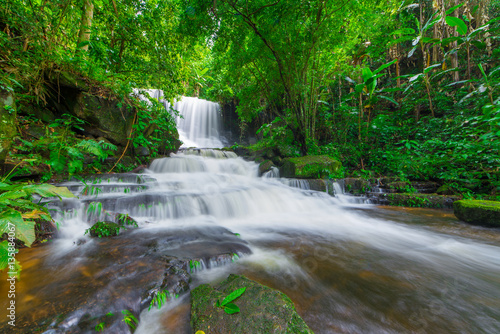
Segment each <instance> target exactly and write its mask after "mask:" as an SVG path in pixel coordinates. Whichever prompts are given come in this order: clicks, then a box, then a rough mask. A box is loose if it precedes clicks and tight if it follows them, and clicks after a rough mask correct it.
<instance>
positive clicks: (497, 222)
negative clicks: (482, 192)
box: [453, 200, 500, 227]
mask: <svg viewBox="0 0 500 334" xmlns="http://www.w3.org/2000/svg"><path fill="white" fill-rule="evenodd" d="M453 213H454V214H455V216H457V218H458V219H460V220H463V221H464V222H467V223H470V224H475V225H483V226H489V227H500V202H497V201H480V200H461V201H456V202H455V203H453Z"/></svg>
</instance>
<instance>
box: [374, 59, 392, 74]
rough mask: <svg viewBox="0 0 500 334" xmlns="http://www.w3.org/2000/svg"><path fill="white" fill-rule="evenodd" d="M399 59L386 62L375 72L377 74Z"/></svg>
mask: <svg viewBox="0 0 500 334" xmlns="http://www.w3.org/2000/svg"><path fill="white" fill-rule="evenodd" d="M397 61H398V60H397V59H394V60H393V61H391V62H388V63H387V64H384V65H382V66H380V67H379V68H377V69H376V70H375V71H373V74H377V73H379V72H381V71H383V70H385V69H386V68H388V67H389V66H391V65H392V64H394V63H395V62H397Z"/></svg>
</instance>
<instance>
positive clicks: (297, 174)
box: [282, 155, 342, 179]
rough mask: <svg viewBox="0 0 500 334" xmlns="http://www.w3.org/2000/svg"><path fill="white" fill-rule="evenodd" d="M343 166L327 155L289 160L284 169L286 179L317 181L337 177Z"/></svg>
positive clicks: (285, 162) (283, 173) (286, 161)
mask: <svg viewBox="0 0 500 334" xmlns="http://www.w3.org/2000/svg"><path fill="white" fill-rule="evenodd" d="M341 168H342V164H341V163H340V162H339V161H337V160H335V159H333V158H330V157H329V156H326V155H307V156H305V157H299V158H287V159H285V161H284V164H283V167H282V175H283V176H284V177H291V178H301V179H317V178H324V177H329V176H332V175H336V174H337V173H338V172H339V171H340V169H341Z"/></svg>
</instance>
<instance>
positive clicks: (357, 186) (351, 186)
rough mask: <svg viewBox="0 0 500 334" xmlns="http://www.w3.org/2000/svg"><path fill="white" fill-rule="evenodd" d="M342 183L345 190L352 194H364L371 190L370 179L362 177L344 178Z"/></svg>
mask: <svg viewBox="0 0 500 334" xmlns="http://www.w3.org/2000/svg"><path fill="white" fill-rule="evenodd" d="M344 185H345V190H346V192H348V193H350V194H353V195H364V194H366V192H368V191H370V190H371V184H370V181H368V180H366V179H362V178H352V177H350V178H345V179H344Z"/></svg>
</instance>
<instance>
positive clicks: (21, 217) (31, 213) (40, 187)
mask: <svg viewBox="0 0 500 334" xmlns="http://www.w3.org/2000/svg"><path fill="white" fill-rule="evenodd" d="M9 175H10V174H9ZM9 175H7V176H6V177H4V178H3V179H2V180H1V181H0V236H1V237H2V239H7V240H8V243H6V241H7V240H4V241H3V242H2V243H1V245H2V246H1V247H0V265H1V266H0V270H3V269H4V268H5V267H6V265H7V260H6V258H7V246H9V247H14V246H15V245H16V242H19V243H20V244H24V245H25V246H27V247H30V246H31V245H32V244H33V242H34V241H35V240H36V237H37V236H36V233H35V227H36V224H37V221H38V222H39V221H46V222H49V223H53V220H52V218H51V217H50V214H49V211H48V209H47V207H45V206H44V205H43V204H42V203H41V199H42V198H47V197H58V198H59V199H61V198H63V197H66V198H68V197H74V195H73V194H72V193H71V192H70V191H69V190H68V189H67V188H66V187H56V186H53V185H50V184H29V183H17V184H13V183H11V182H10V181H9V180H8V177H9ZM35 199H38V202H35V201H34V200H35Z"/></svg>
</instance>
